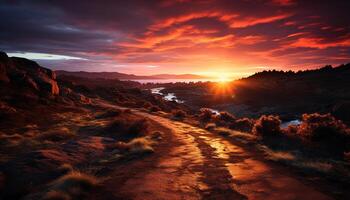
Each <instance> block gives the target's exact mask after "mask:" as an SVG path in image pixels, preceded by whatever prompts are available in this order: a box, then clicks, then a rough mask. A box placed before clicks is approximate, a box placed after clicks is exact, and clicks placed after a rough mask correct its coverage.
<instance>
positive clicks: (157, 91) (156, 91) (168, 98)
mask: <svg viewBox="0 0 350 200" xmlns="http://www.w3.org/2000/svg"><path fill="white" fill-rule="evenodd" d="M163 89H164V87H158V88H152V89H151V93H152V94H158V95H161V96H163V99H164V100H166V101H175V102H176V103H184V102H185V101H182V100H179V99H178V98H177V97H176V96H175V94H174V93H167V94H164V93H162V92H161V90H163Z"/></svg>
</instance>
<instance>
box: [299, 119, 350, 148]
mask: <svg viewBox="0 0 350 200" xmlns="http://www.w3.org/2000/svg"><path fill="white" fill-rule="evenodd" d="M297 134H298V135H299V136H301V137H302V138H303V139H305V140H307V141H311V142H316V143H320V144H321V143H322V144H325V145H328V146H330V147H333V148H334V150H338V151H342V152H343V151H344V150H345V148H346V144H347V142H348V140H349V138H350V132H349V130H348V129H347V127H346V125H345V124H344V123H343V122H342V121H340V120H337V119H335V118H334V117H333V116H332V115H331V114H318V113H313V114H303V115H302V123H301V124H300V125H299V128H298V131H297Z"/></svg>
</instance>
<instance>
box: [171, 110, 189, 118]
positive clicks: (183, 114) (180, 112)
mask: <svg viewBox="0 0 350 200" xmlns="http://www.w3.org/2000/svg"><path fill="white" fill-rule="evenodd" d="M172 114H173V116H174V117H175V118H176V119H183V118H185V117H186V116H187V113H186V112H185V111H183V110H173V111H172Z"/></svg>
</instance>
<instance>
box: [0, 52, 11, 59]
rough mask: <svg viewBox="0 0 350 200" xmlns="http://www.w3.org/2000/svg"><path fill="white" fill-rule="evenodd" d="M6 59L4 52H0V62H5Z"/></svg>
mask: <svg viewBox="0 0 350 200" xmlns="http://www.w3.org/2000/svg"><path fill="white" fill-rule="evenodd" d="M8 58H9V57H8V56H7V54H6V53H5V52H2V51H0V62H7V60H8Z"/></svg>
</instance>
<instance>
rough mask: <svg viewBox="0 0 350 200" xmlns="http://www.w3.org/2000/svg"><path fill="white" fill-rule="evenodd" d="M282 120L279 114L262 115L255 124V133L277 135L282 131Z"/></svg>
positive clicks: (263, 135) (262, 135)
mask: <svg viewBox="0 0 350 200" xmlns="http://www.w3.org/2000/svg"><path fill="white" fill-rule="evenodd" d="M280 126H281V120H280V118H279V117H278V116H274V115H262V116H261V117H260V118H259V119H258V120H257V121H256V122H255V124H254V127H253V133H254V134H255V135H258V136H261V137H266V136H277V135H280V134H281V133H282V130H281V127H280Z"/></svg>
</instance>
